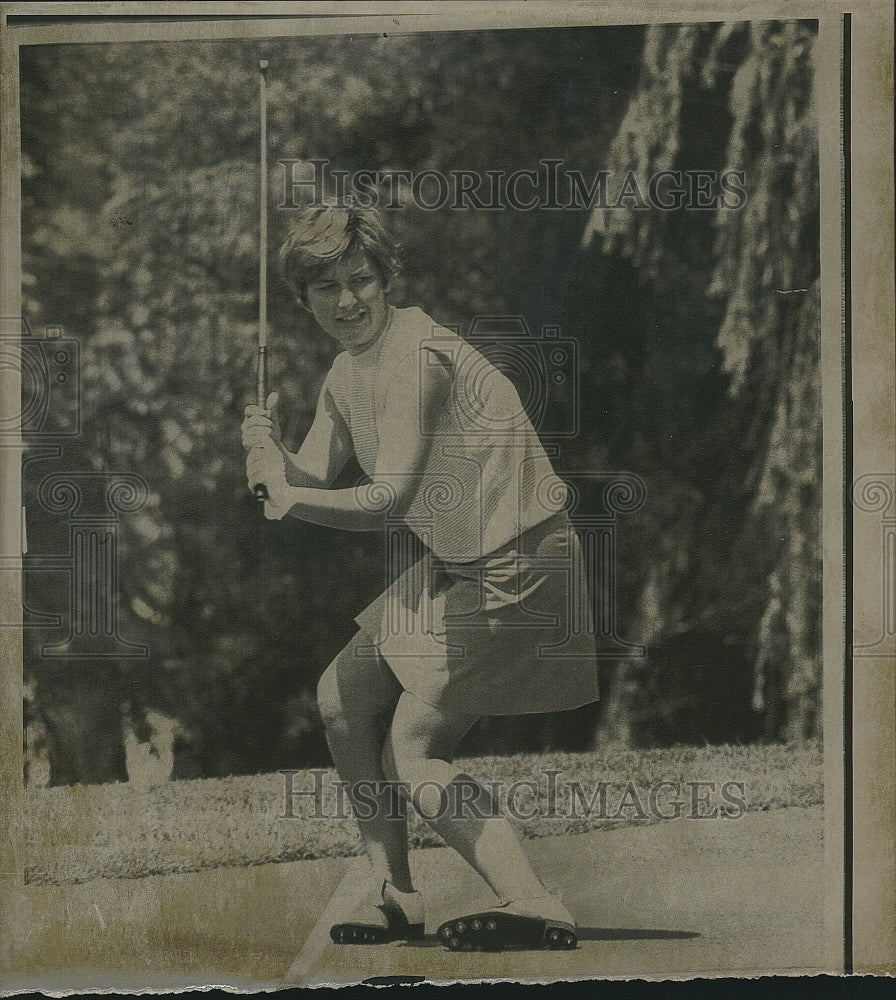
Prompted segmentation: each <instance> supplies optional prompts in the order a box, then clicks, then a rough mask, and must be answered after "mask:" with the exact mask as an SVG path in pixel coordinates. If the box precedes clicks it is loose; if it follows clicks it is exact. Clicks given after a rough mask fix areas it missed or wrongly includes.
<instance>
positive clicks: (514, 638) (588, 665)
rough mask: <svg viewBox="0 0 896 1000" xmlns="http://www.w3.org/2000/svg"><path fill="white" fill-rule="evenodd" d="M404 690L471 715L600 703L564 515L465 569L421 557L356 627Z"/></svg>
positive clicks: (574, 547) (578, 556)
mask: <svg viewBox="0 0 896 1000" xmlns="http://www.w3.org/2000/svg"><path fill="white" fill-rule="evenodd" d="M355 621H356V622H357V623H358V625H359V627H360V628H361V630H362V632H364V633H365V635H366V636H367V637H368V638H369V640H370V645H369V647H365V646H364V644H363V642H362V643H361V645H360V649H358V650H357V651H358V653H360V654H361V655H363V652H364V651H365V650H366V651H367V652H368V653H369V655H379V656H381V657H382V658H383V659H384V660H385V662H386V663H387V664H388V665H389V668H390V669H391V670H392V672H393V673H394V674H395V676H396V678H397V679H398V681H399V683H400V684H401V686H402V687H403V688H404V690H406V691H410V692H411V693H412V694H414V695H416V696H417V697H418V698H420V699H421V700H422V701H425V702H427V703H428V704H430V705H435V706H437V707H442V708H446V709H450V710H452V711H456V712H463V713H467V714H470V715H477V716H480V715H523V714H526V713H531V712H559V711H566V710H568V709H573V708H578V707H579V706H581V705H585V704H588V703H589V702H593V701H596V700H597V698H598V681H597V659H596V645H595V636H594V626H593V615H592V610H591V599H590V596H589V591H588V584H587V579H586V573H585V566H584V561H583V558H582V550H581V546H580V545H579V540H578V536H577V535H576V533H575V530H574V529H573V527H572V525H571V524H570V522H569V519H568V517H567V516H566V514H557V515H555V516H554V517H552V518H550V519H549V520H547V521H544V522H543V523H542V524H539V525H536V526H535V527H534V528H530V529H529V530H528V531H526V532H524V533H523V534H522V535H520V536H518V537H517V538H515V539H514V540H512V541H511V542H509V543H508V544H507V545H505V546H502V547H501V548H500V549H498V550H497V551H495V552H492V553H489V555H487V556H485V557H484V558H482V559H478V560H476V561H475V562H469V563H445V562H442V561H440V560H439V559H437V558H436V557H435V556H434V555H432V554H431V553H430V554H427V555H426V556H425V557H424V558H423V559H421V560H420V561H419V562H417V563H415V564H414V565H413V566H411V567H410V568H409V569H407V570H405V572H404V573H402V575H401V576H400V577H399V578H398V579H397V580H395V582H394V583H393V584H392V585H391V586H390V587H388V588H387V589H386V590H385V591H384V593H382V594H381V595H380V596H379V597H378V598H377V599H376V600H375V601H374V602H373V603H372V604H370V605H369V606H368V607H367V608H366V609H365V610H364V611H362V612H361V614H359V615H358V616H357V618H356V619H355Z"/></svg>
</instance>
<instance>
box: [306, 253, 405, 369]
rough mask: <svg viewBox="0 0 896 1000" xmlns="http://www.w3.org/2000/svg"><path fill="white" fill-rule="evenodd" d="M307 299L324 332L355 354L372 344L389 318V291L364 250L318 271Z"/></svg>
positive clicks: (310, 283)
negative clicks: (387, 299) (387, 291)
mask: <svg viewBox="0 0 896 1000" xmlns="http://www.w3.org/2000/svg"><path fill="white" fill-rule="evenodd" d="M306 298H307V305H308V308H309V309H310V310H311V312H312V313H313V314H314V318H315V319H316V320H317V322H318V323H319V324H320V326H321V327H322V329H323V330H324V332H325V333H328V334H329V335H330V336H331V337H333V338H334V339H335V340H338V341H339V343H340V344H342V346H343V347H344V348H345V349H346V350H347V351H350V352H351V353H353V354H357V353H358V352H360V351H362V350H364V348H365V347H368V346H369V345H370V344H372V343H373V342H374V341H375V340H376V339H377V337H379V335H380V334H381V333H382V332H383V330H384V329H385V327H386V321H387V319H388V318H389V306H388V304H387V302H386V287H385V286H384V285H383V281H382V278H380V272H379V271H378V270H377V268H376V267H375V266H374V264H373V262H372V261H371V260H370V258H369V257H368V256H367V254H366V253H365V252H364V251H363V250H357V249H354V250H350V251H349V252H348V253H347V254H346V255H345V256H344V257H341V258H340V259H339V260H337V261H334V262H333V263H332V264H328V265H327V266H326V267H325V268H324V269H323V270H321V271H319V272H318V273H317V275H315V277H314V278H313V279H312V280H311V281H309V282H308V286H307V295H306Z"/></svg>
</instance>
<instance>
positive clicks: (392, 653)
mask: <svg viewBox="0 0 896 1000" xmlns="http://www.w3.org/2000/svg"><path fill="white" fill-rule="evenodd" d="M280 264H281V269H282V272H283V275H284V277H285V278H286V280H287V281H288V282H289V283H290V284H291V286H292V287H293V289H294V290H295V293H296V295H297V296H298V301H299V303H300V304H301V305H302V306H303V307H304V308H306V309H308V310H310V312H311V313H312V314H313V316H314V318H315V320H316V321H317V323H318V324H319V325H320V327H321V328H322V329H323V331H324V332H325V333H327V334H329V336H331V337H333V338H334V339H335V340H336V341H338V343H339V344H340V345H341V346H342V348H343V351H342V353H340V354H339V355H338V356H337V357H336V359H335V361H334V362H333V365H332V367H331V369H330V371H329V373H328V375H327V377H326V380H325V382H324V384H323V388H322V390H321V393H320V398H319V401H318V405H317V411H316V415H315V418H314V421H313V423H312V426H311V428H310V430H309V431H308V434H307V436H306V437H305V439H304V441H303V442H302V445H301V447H300V448H299V450H298V452H297V453H295V454H293V453H292V452H290V451H288V450H287V449H286V447H285V446H284V444H283V442H282V440H281V436H280V429H279V423H278V420H277V415H276V404H277V394H276V393H271V395H270V396H269V397H268V400H267V401H266V408H265V409H261V408H259V407H258V406H255V405H252V406H248V407H247V408H246V417H245V420H244V422H243V426H242V436H243V444H244V446H245V447H246V449H247V451H248V455H247V460H246V467H247V474H248V481H249V486H250V488H254V487H255V486H256V485H258V484H259V483H263V484H264V485H265V486H266V487H267V493H268V497H269V499H268V500H267V501H266V502H265V514H266V516H267V517H268V518H270V519H280V518H282V517H284V516H287V515H288V516H290V517H297V518H301V519H302V520H305V521H310V522H312V523H314V524H320V525H326V526H328V527H332V528H341V529H345V530H348V531H384V530H389V531H394V529H395V528H396V526H401V525H403V526H404V527H405V530H406V531H407V530H409V531H412V532H413V533H414V534H415V535H416V536H417V537H418V538H419V539H420V540H421V541H422V542H423V549H422V550H423V551H424V553H425V555H424V557H423V559H422V560H420V561H418V562H416V563H413V564H412V565H411V566H409V567H407V568H406V569H404V570H403V571H402V572H400V573H398V575H397V578H396V579H395V580H394V582H393V583H391V584H390V585H389V586H387V588H386V590H385V592H384V593H383V594H382V595H381V596H380V597H379V598H378V599H377V600H376V601H374V603H373V604H372V605H371V606H370V607H368V608H367V609H366V610H364V611H363V612H362V613H361V614H360V615H358V617H357V618H356V622H357V624H358V626H359V631H358V632H357V633H356V634H355V636H354V638H353V639H352V640H351V641H350V642H349V643H348V645H347V646H346V647H345V649H343V650H342V652H341V653H339V655H338V656H337V657H336V659H335V660H334V661H333V662H332V663H331V664H330V666H329V667H328V668H327V670H326V672H325V673H324V674H323V676H322V677H321V680H320V683H319V686H318V704H319V706H320V711H321V714H322V716H323V720H324V723H325V725H326V731H327V740H328V743H329V746H330V750H331V752H332V756H333V761H334V763H335V766H336V769H337V771H338V772H339V776H340V778H341V779H342V780H343V781H344V782H346V783H347V788H348V792H349V795H350V797H351V800H352V804H353V807H354V812H355V818H356V820H357V821H358V824H359V827H360V831H361V838H362V841H363V845H364V848H365V851H366V854H367V856H368V858H369V860H370V864H371V867H372V873H373V880H372V883H371V885H372V887H373V888H372V889H371V892H370V893H369V894H367V895H364V896H362V898H359V899H358V900H357V906H356V908H355V911H354V914H353V915H352V916H351V917H350V918H349V919H348V920H346V921H343V922H342V923H340V924H338V925H336V926H334V927H333V928H331V936H332V938H333V940H334V941H336V942H338V943H346V944H349V943H353V942H357V943H373V942H387V941H396V940H403V939H410V938H414V937H419V936H421V935H422V934H423V927H424V906H423V896H422V894H421V893H420V892H418V891H417V890H416V888H415V886H414V885H413V884H412V880H411V873H410V870H409V866H408V841H407V817H406V811H403V810H398V811H396V810H395V808H394V806H395V799H394V796H395V792H396V789H397V790H399V791H400V793H401V794H402V795H403V796H404V797H405V799H406V800H408V801H410V802H412V803H413V805H414V806H415V808H416V809H417V810H418V812H419V813H420V814H421V815H422V816H423V818H424V819H425V820H426V821H427V822H428V823H429V824H430V825H431V826H432V828H433V829H434V830H436V832H437V833H438V834H439V835H440V836H441V837H442V838H443V839H444V840H445V842H446V843H447V844H448V845H449V846H451V847H453V848H454V849H455V850H456V851H457V852H458V853H459V854H460V855H461V856H462V857H463V858H464V859H465V860H466V861H467V862H468V863H469V864H470V865H472V867H473V868H474V869H475V870H476V871H477V872H478V873H479V875H480V876H481V877H482V878H483V879H484V880H485V882H486V883H487V884H488V886H489V887H490V888H491V889H492V890H493V892H494V893H495V895H496V896H497V897H498V902H497V903H496V904H495V905H494V906H493V907H491V908H487V909H485V910H483V911H482V912H462V913H459V914H458V915H457V916H456V918H454V919H452V920H449V921H448V922H447V923H444V924H443V925H442V926H441V927H440V928H439V930H438V935H439V937H440V939H441V940H442V941H443V943H444V944H445V945H446V946H447V947H449V948H452V949H464V950H469V949H470V948H486V949H492V948H496V949H500V948H503V947H508V946H518V947H519V946H523V947H553V948H572V947H575V946H576V943H577V937H576V923H575V920H574V919H573V917H572V915H571V914H570V913H569V911H568V910H567V909H566V908H565V906H564V905H563V904H562V902H561V901H560V900H559V899H558V898H556V897H555V896H554V895H552V894H550V893H548V891H547V890H546V888H545V886H544V885H543V884H542V882H541V880H540V879H539V877H538V875H537V874H536V873H535V871H534V870H533V868H532V866H531V865H530V864H529V862H528V860H527V858H526V856H525V854H524V852H523V850H522V847H521V845H520V843H519V841H518V840H517V837H516V835H515V833H514V831H513V830H512V828H511V827H510V825H509V823H508V822H507V820H506V819H505V818H504V817H503V815H502V814H501V807H500V802H499V801H497V800H496V799H495V798H493V796H492V795H491V793H490V792H489V791H487V790H486V789H485V788H484V787H482V786H481V785H479V784H478V783H476V782H475V781H474V780H473V779H472V778H471V777H470V776H469V775H467V774H465V773H464V772H462V771H461V770H459V769H458V768H457V767H456V766H455V765H454V764H453V763H452V761H453V758H454V753H455V750H456V748H457V746H458V744H459V743H460V741H461V739H462V737H463V736H464V734H465V733H467V731H468V730H469V729H470V728H471V726H473V724H474V723H475V722H476V720H477V719H478V718H480V717H481V716H483V715H518V714H523V713H530V712H554V711H562V710H566V709H572V708H576V707H578V706H580V705H583V704H587V703H588V702H592V701H594V700H596V699H597V696H598V690H597V675H596V658H595V647H594V636H593V629H592V628H591V614H590V601H589V599H588V591H587V585H586V583H585V580H584V573H583V566H582V559H581V553H580V550H579V547H578V541H577V538H576V536H575V534H574V532H573V531H572V529H571V527H570V524H569V521H568V518H567V516H566V514H565V512H564V504H565V495H566V491H565V487H564V485H563V483H562V481H561V480H560V479H559V478H558V477H557V476H556V475H555V473H554V471H553V469H552V467H551V464H550V462H549V460H548V458H547V456H546V454H545V452H544V450H543V448H542V446H541V444H540V442H539V439H538V436H537V434H536V433H535V430H534V428H533V427H532V425H531V423H530V422H529V420H528V419H527V418H526V417H525V414H524V413H523V410H522V407H521V404H520V400H519V396H518V394H517V392H516V391H515V389H514V388H513V386H512V384H511V383H510V381H509V380H508V379H507V378H506V377H505V376H504V375H503V374H502V373H500V372H499V371H498V370H497V369H496V368H495V367H493V366H492V365H491V364H489V362H488V361H487V360H486V359H485V358H484V356H483V355H482V354H480V353H479V352H477V351H476V350H475V349H474V348H473V347H472V346H471V345H470V344H468V343H467V342H466V341H464V340H463V339H462V338H461V337H459V336H457V335H456V334H455V333H453V332H451V331H449V330H447V329H444V328H442V327H439V326H438V324H437V323H435V322H434V321H433V320H432V319H431V318H430V317H429V316H427V315H426V314H425V313H424V312H422V311H421V310H420V309H419V308H416V307H411V308H404V309H399V308H395V307H393V306H392V305H391V304H390V302H389V300H388V293H389V290H390V285H391V283H392V280H393V279H394V277H395V276H396V274H397V273H398V270H399V262H398V259H397V251H396V246H395V244H394V242H393V240H392V239H391V237H390V235H389V234H388V233H387V231H386V229H385V228H384V225H383V223H382V219H381V217H380V215H379V213H378V212H377V211H376V210H375V209H368V208H360V207H357V206H355V205H352V204H350V203H349V204H336V203H333V204H325V205H324V206H322V207H321V206H318V207H312V208H308V209H305V210H303V212H302V213H301V215H300V217H299V218H298V220H297V221H296V223H295V225H294V227H293V229H292V231H291V233H290V235H289V237H288V239H287V240H286V242H285V244H284V245H283V247H282V248H281V250H280ZM352 454H354V455H355V456H356V457H357V459H358V462H359V464H360V466H361V468H362V469H363V471H364V472H365V474H366V477H365V481H364V482H362V483H361V484H359V485H358V486H356V487H354V488H351V489H332V488H331V485H332V483H333V482H334V480H335V479H336V476H337V475H338V474H339V472H340V470H341V469H342V468H343V466H344V465H345V462H346V461H347V459H348V458H349V457H350V456H351V455H352ZM387 550H388V551H390V552H391V551H393V547H392V546H391V545H390V546H387ZM393 575H394V574H393ZM360 788H363V789H364V790H365V791H364V798H363V801H362V800H361V799H360V798H359V797H358V795H357V794H356V791H353V790H358V789H360ZM371 788H373V789H375V792H376V794H375V795H374V796H373V798H374V799H375V801H376V806H377V808H375V809H371V808H370V801H371V795H370V794H369V792H370V789H371ZM423 888H424V889H425V888H426V887H425V886H424V887H423Z"/></svg>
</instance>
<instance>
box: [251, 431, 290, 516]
mask: <svg viewBox="0 0 896 1000" xmlns="http://www.w3.org/2000/svg"><path fill="white" fill-rule="evenodd" d="M283 461H284V460H283V452H282V451H281V450H280V449H279V448H278V447H277V445H276V444H275V443H274V442H273V441H272V440H270V439H268V440H267V441H265V442H262V443H261V444H256V445H253V446H252V447H251V448H250V449H249V453H248V455H246V477H247V478H248V480H249V489H250V490H254V489H255V487H256V486H257V485H258V484H259V483H264V485H265V487H266V488H267V491H268V499H267V500H265V503H264V516H265V517H266V518H267V519H268V520H269V521H279V520H280V519H281V518H282V517H283V516H284V515H285V514H286V512H287V511H288V510H289V508H290V507H291V506H292V505H291V504H290V502H289V494H290V490H291V487H290V485H289V483H288V482H287V481H286V468H285V466H284V464H283Z"/></svg>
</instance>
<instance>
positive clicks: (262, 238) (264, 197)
mask: <svg viewBox="0 0 896 1000" xmlns="http://www.w3.org/2000/svg"><path fill="white" fill-rule="evenodd" d="M258 69H259V97H260V104H261V140H260V141H261V184H260V201H261V210H260V211H261V215H260V218H259V226H258V233H259V237H258V241H259V253H258V383H257V395H258V405H259V407H260V408H261V409H264V405H265V403H266V402H267V396H268V93H267V71H268V62H267V60H266V59H262V60H261V61H260V62H259V64H258ZM253 492H254V494H255V499H256V500H262V501H263V500H267V498H268V491H267V489H266V487H265V486H264V484H263V483H259V484H258V485H257V486H256V487H255V489H254V491H253Z"/></svg>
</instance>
